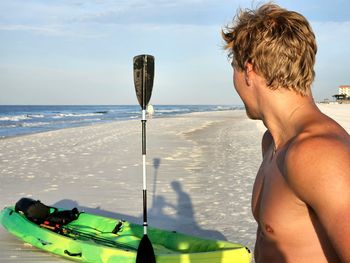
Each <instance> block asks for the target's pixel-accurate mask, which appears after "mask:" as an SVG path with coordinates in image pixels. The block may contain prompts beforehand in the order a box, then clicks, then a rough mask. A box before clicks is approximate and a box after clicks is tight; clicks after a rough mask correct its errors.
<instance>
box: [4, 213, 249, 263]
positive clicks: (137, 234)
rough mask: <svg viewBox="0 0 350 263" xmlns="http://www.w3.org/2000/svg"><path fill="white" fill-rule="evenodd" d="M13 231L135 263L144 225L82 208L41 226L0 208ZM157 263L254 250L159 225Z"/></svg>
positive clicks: (86, 256) (240, 260) (101, 258)
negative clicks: (54, 225) (62, 221)
mask: <svg viewBox="0 0 350 263" xmlns="http://www.w3.org/2000/svg"><path fill="white" fill-rule="evenodd" d="M0 222H1V224H2V225H3V226H4V228H5V229H7V230H8V231H9V232H10V233H12V234H13V235H15V236H16V237H18V238H19V239H21V240H23V241H24V242H27V243H29V244H31V245H33V246H35V247H37V248H40V249H43V250H45V251H48V252H51V253H54V254H57V255H60V256H63V257H66V258H69V259H71V260H76V261H82V262H93V263H97V262H109V263H112V262H122V263H129V262H130V263H131V262H132V263H134V262H135V261H136V254H137V248H138V246H139V243H140V240H141V238H142V236H143V227H142V226H141V225H137V224H132V223H130V222H125V221H120V220H117V219H112V218H107V217H103V216H99V215H94V214H89V213H82V214H80V216H79V218H78V219H77V220H75V221H72V222H71V223H69V224H67V225H65V226H62V227H61V228H60V229H59V231H53V230H51V229H49V228H47V227H44V226H40V225H37V224H35V223H33V222H31V221H29V220H28V219H27V218H26V217H25V216H24V215H23V214H21V213H17V212H15V210H14V207H6V208H4V209H3V210H2V211H1V213H0ZM148 236H149V239H150V240H151V242H152V245H153V248H154V252H155V255H156V262H157V263H196V262H198V263H206V262H208V263H209V262H211V263H229V262H230V263H234V262H237V263H248V262H250V261H251V253H250V251H249V250H248V249H247V248H246V247H244V246H242V245H240V244H234V243H230V242H226V241H217V240H208V239H202V238H198V237H193V236H189V235H184V234H180V233H176V232H171V231H164V230H160V229H156V228H149V229H148Z"/></svg>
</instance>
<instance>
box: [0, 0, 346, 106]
mask: <svg viewBox="0 0 350 263" xmlns="http://www.w3.org/2000/svg"><path fill="white" fill-rule="evenodd" d="M258 3H262V2H259V1H245V0H231V1H229V0H222V1H220V0H177V1H176V0H153V1H144V0H143V1H141V0H115V1H109V0H94V1H93V0H71V1H69V0H50V1H47V0H0V10H1V13H0V94H1V95H0V104H137V100H136V97H135V92H134V86H133V76H132V58H133V56H135V55H138V54H141V53H149V54H152V55H154V56H155V59H156V75H155V81H154V89H153V96H152V99H151V102H152V103H153V104H241V102H240V99H239V97H238V96H237V95H236V93H235V92H234V89H233V85H232V70H231V68H230V66H229V63H228V61H227V58H226V53H225V52H224V51H223V50H222V45H223V43H222V40H221V38H220V30H221V28H222V26H223V25H225V24H227V23H229V22H230V21H231V20H232V17H233V16H234V14H235V13H236V10H237V8H239V7H243V8H245V7H252V6H256V5H257V4H258ZM275 3H277V4H280V5H281V6H283V7H285V8H288V9H292V10H295V11H297V12H300V13H302V14H303V15H304V16H306V17H307V18H308V19H309V21H310V22H311V25H312V27H313V29H314V31H315V34H316V38H317V42H318V54H317V62H316V80H315V83H314V85H313V93H314V97H315V98H316V99H317V100H323V99H324V98H331V96H332V95H334V94H336V93H337V92H338V91H337V87H338V86H339V85H343V84H350V71H349V60H350V48H349V46H350V45H349V43H350V1H348V0H333V1H329V0H328V1H323V0H308V1H301V0H300V1H296V0H294V1H293V0H285V1H283V0H280V1H275Z"/></svg>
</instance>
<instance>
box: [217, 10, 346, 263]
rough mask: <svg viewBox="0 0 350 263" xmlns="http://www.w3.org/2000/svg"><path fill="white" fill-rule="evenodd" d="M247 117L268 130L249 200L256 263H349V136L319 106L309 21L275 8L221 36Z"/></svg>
mask: <svg viewBox="0 0 350 263" xmlns="http://www.w3.org/2000/svg"><path fill="white" fill-rule="evenodd" d="M223 38H224V40H225V41H226V44H227V45H226V49H227V50H228V51H229V56H230V57H231V58H232V66H233V69H234V73H233V81H234V86H235V88H236V91H237V93H238V94H239V96H240V97H241V99H242V101H243V103H244V105H245V108H246V111H247V115H248V116H249V117H250V118H251V119H259V120H262V121H263V123H264V125H265V126H266V128H267V131H266V132H265V134H264V136H263V139H262V154H263V161H262V164H261V167H260V169H259V171H258V174H257V177H256V181H255V184H254V189H253V196H252V211H253V214H254V217H255V219H256V221H257V223H258V230H257V238H256V245H255V261H256V262H257V263H261V262H264V263H274V262H277V263H284V262H292V263H301V262H307V263H323V262H332V263H335V262H350V136H349V134H348V133H347V132H346V131H345V130H344V129H343V128H342V127H341V126H340V125H339V124H337V123H336V122H335V121H334V120H332V119H331V118H329V117H327V116H326V115H324V114H322V113H321V112H320V111H319V109H318V108H317V106H316V105H315V103H314V101H313V99H312V94H311V90H310V86H311V84H312V82H313V80H314V75H315V73H314V69H313V68H314V63H315V55H316V51H317V46H316V41H315V36H314V33H313V32H312V29H311V27H310V25H309V23H308V22H307V20H306V19H305V18H304V17H303V16H302V15H300V14H298V13H296V12H291V11H287V10H285V9H282V8H280V7H279V6H277V5H274V4H265V5H262V6H261V7H260V8H258V9H256V10H243V11H240V12H239V13H238V14H237V16H236V17H235V19H234V21H233V23H232V24H231V25H229V26H227V27H226V28H225V29H224V30H223Z"/></svg>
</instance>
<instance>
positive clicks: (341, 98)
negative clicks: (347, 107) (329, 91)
mask: <svg viewBox="0 0 350 263" xmlns="http://www.w3.org/2000/svg"><path fill="white" fill-rule="evenodd" d="M333 97H334V98H335V99H336V100H337V102H338V103H350V85H341V86H339V87H338V94H336V95H333Z"/></svg>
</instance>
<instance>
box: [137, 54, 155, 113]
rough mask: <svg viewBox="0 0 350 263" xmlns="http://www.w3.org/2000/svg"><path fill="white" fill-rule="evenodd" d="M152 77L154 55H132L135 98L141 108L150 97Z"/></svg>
mask: <svg viewBox="0 0 350 263" xmlns="http://www.w3.org/2000/svg"><path fill="white" fill-rule="evenodd" d="M153 79H154V57H153V56H151V55H139V56H136V57H134V84H135V90H136V96H137V100H138V101H139V104H140V106H141V108H142V109H143V110H145V109H146V106H147V104H148V102H149V101H150V99H151V95H152V88H153Z"/></svg>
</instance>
